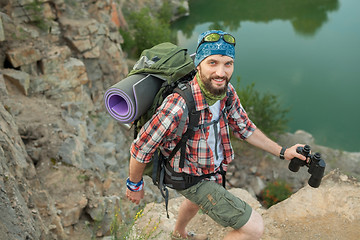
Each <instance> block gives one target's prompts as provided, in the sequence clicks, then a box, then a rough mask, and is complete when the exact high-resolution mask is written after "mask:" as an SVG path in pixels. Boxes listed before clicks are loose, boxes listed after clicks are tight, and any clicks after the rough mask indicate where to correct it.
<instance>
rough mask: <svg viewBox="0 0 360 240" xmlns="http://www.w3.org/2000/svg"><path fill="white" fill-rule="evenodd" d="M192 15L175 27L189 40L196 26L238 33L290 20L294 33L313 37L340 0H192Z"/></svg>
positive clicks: (174, 26) (190, 3) (177, 23)
mask: <svg viewBox="0 0 360 240" xmlns="http://www.w3.org/2000/svg"><path fill="white" fill-rule="evenodd" d="M189 5H190V11H191V12H190V16H188V17H184V18H182V19H180V20H178V21H177V22H176V23H174V25H173V28H174V29H177V30H181V31H182V33H183V34H184V35H185V36H186V37H190V36H191V34H192V32H193V30H194V29H195V27H196V25H199V24H203V23H209V22H211V23H212V25H211V26H210V28H216V29H219V28H222V29H225V28H226V29H229V31H236V30H237V29H238V28H240V27H241V22H244V21H251V22H265V23H266V22H270V21H273V20H284V21H290V22H291V24H292V26H293V28H294V30H295V32H296V33H298V34H301V35H305V36H312V35H314V34H315V33H316V32H317V31H318V30H319V29H320V28H321V26H322V25H323V24H324V23H326V22H327V20H328V14H329V13H330V12H332V11H336V10H338V9H339V2H338V0H227V1H226V2H225V1H215V0H212V1H209V0H190V1H189Z"/></svg>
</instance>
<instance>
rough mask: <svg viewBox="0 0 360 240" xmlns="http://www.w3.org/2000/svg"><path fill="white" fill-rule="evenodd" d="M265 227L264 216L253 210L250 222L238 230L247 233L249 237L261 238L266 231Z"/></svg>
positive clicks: (242, 233) (243, 233)
mask: <svg viewBox="0 0 360 240" xmlns="http://www.w3.org/2000/svg"><path fill="white" fill-rule="evenodd" d="M264 229H265V227H264V221H263V218H262V217H261V215H260V214H259V213H258V212H255V211H254V210H253V211H252V213H251V216H250V218H249V220H248V222H247V223H246V224H245V225H244V226H242V227H241V228H240V229H238V230H237V231H238V232H239V233H241V235H246V236H247V237H248V239H260V238H261V236H262V235H263V233H264Z"/></svg>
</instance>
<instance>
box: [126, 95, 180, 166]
mask: <svg viewBox="0 0 360 240" xmlns="http://www.w3.org/2000/svg"><path fill="white" fill-rule="evenodd" d="M184 104H185V101H184V100H183V99H182V98H180V97H179V95H178V94H171V95H169V96H168V97H167V98H166V99H165V100H164V101H163V103H162V104H161V106H160V107H159V108H158V109H157V111H156V113H155V114H154V115H153V116H152V118H151V119H150V120H149V121H148V122H147V123H146V124H145V125H144V126H143V127H142V128H141V130H140V132H139V134H138V136H137V138H136V139H135V140H134V141H133V143H132V145H131V148H130V154H131V156H132V157H134V158H135V159H136V160H137V161H139V162H141V163H148V162H150V161H151V157H152V155H153V154H154V152H155V150H156V149H157V148H158V147H159V146H161V144H162V143H163V141H164V140H166V141H169V140H171V139H174V138H176V137H177V135H176V130H177V126H178V125H179V122H180V119H181V116H182V114H183V107H184Z"/></svg>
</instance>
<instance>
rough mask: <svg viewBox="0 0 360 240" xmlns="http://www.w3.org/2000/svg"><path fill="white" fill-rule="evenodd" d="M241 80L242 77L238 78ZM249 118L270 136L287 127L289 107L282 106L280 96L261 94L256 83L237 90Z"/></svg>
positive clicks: (281, 131)
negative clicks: (256, 87)
mask: <svg viewBox="0 0 360 240" xmlns="http://www.w3.org/2000/svg"><path fill="white" fill-rule="evenodd" d="M238 82H240V78H238ZM237 93H238V95H239V97H240V99H241V104H242V105H243V106H244V108H245V110H246V112H247V114H248V115H249V118H250V119H251V120H252V121H253V122H254V123H255V124H256V125H257V126H258V127H259V128H260V129H261V130H262V131H263V132H264V133H265V134H267V135H269V137H274V136H275V134H279V133H283V132H284V131H285V130H286V128H287V123H288V122H289V119H287V117H286V114H287V113H288V112H289V109H284V108H282V106H281V104H280V103H279V101H278V96H276V95H274V94H271V93H264V94H261V93H260V92H259V91H257V90H256V89H255V83H252V84H250V85H247V86H245V87H244V88H241V89H239V90H237Z"/></svg>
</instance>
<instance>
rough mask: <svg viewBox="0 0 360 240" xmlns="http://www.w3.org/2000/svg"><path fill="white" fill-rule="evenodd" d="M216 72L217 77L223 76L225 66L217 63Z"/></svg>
mask: <svg viewBox="0 0 360 240" xmlns="http://www.w3.org/2000/svg"><path fill="white" fill-rule="evenodd" d="M216 74H217V75H218V76H219V77H225V76H226V71H225V67H224V66H223V65H219V66H218V67H217V69H216Z"/></svg>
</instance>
